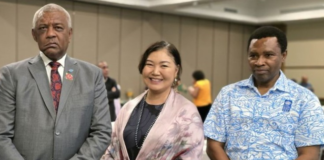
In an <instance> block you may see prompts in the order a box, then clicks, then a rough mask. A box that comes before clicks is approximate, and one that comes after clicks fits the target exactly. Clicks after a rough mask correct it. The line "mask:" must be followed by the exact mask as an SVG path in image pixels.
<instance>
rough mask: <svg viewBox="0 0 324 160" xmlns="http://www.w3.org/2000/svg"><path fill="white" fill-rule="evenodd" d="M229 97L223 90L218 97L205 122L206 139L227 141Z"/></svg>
mask: <svg viewBox="0 0 324 160" xmlns="http://www.w3.org/2000/svg"><path fill="white" fill-rule="evenodd" d="M227 108H228V97H227V95H226V94H225V93H224V91H223V89H222V90H221V92H220V93H219V94H218V95H217V97H216V99H215V101H214V103H213V105H212V107H211V109H210V110H209V113H208V115H207V118H206V120H205V122H204V134H205V136H206V137H208V138H210V139H213V140H215V141H219V142H225V141H226V124H225V119H226V117H227V113H228V112H227V110H228V109H227Z"/></svg>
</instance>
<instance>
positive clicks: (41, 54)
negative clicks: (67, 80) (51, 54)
mask: <svg viewBox="0 0 324 160" xmlns="http://www.w3.org/2000/svg"><path fill="white" fill-rule="evenodd" d="M39 55H40V57H41V58H42V59H43V61H44V65H45V67H46V66H47V65H49V63H50V62H52V60H50V59H49V58H48V57H46V56H45V54H44V53H43V52H40V53H39ZM65 58H66V54H64V56H63V57H62V58H61V59H59V60H57V62H59V63H60V64H61V66H62V67H63V68H64V66H65Z"/></svg>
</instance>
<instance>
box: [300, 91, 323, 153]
mask: <svg viewBox="0 0 324 160" xmlns="http://www.w3.org/2000/svg"><path fill="white" fill-rule="evenodd" d="M307 97H310V98H308V99H309V100H307V101H306V103H305V105H303V106H302V108H301V111H300V118H299V123H298V127H297V129H296V132H295V145H296V147H303V146H313V145H323V144H324V112H323V109H322V107H321V104H320V102H319V100H318V98H317V97H315V96H313V95H310V96H307ZM307 97H305V98H307Z"/></svg>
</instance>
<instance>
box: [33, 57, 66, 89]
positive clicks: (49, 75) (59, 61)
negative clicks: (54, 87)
mask: <svg viewBox="0 0 324 160" xmlns="http://www.w3.org/2000/svg"><path fill="white" fill-rule="evenodd" d="M39 55H40V57H41V58H42V59H43V61H44V65H45V68H46V73H47V78H48V81H49V84H51V69H52V67H51V66H50V65H49V63H50V62H52V60H50V59H49V58H48V57H46V56H45V54H44V53H43V52H40V54H39ZM65 58H66V54H65V55H64V56H63V57H62V58H61V59H59V60H57V62H58V63H60V64H61V65H60V66H59V68H58V72H59V74H60V77H61V81H62V83H63V79H64V78H63V76H64V74H63V72H64V66H65Z"/></svg>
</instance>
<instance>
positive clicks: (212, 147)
mask: <svg viewBox="0 0 324 160" xmlns="http://www.w3.org/2000/svg"><path fill="white" fill-rule="evenodd" d="M224 146H225V143H223V142H218V141H215V140H212V139H210V138H208V139H207V150H206V152H207V155H208V157H209V158H210V159H211V160H229V158H228V156H227V154H226V153H225V150H224Z"/></svg>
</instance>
